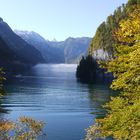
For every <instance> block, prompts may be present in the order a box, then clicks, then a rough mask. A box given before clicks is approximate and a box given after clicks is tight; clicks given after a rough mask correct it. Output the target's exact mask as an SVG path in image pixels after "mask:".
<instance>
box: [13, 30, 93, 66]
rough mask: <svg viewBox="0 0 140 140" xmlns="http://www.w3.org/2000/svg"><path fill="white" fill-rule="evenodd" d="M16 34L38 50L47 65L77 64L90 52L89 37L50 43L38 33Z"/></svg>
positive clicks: (17, 31)
mask: <svg viewBox="0 0 140 140" xmlns="http://www.w3.org/2000/svg"><path fill="white" fill-rule="evenodd" d="M15 33H16V34H17V35H19V36H20V37H21V38H22V39H24V40H25V41H27V42H28V43H29V44H31V45H33V46H35V48H36V49H38V50H39V51H40V52H41V54H42V56H43V57H44V59H45V60H46V62H47V63H77V62H78V61H79V59H80V58H81V57H82V55H85V54H86V53H87V51H88V47H89V45H90V42H91V38H89V37H81V38H72V37H69V38H67V39H66V40H65V41H48V40H46V39H44V38H43V37H42V36H41V35H39V34H38V33H36V32H33V31H31V32H29V31H19V30H15Z"/></svg>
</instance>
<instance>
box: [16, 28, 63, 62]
mask: <svg viewBox="0 0 140 140" xmlns="http://www.w3.org/2000/svg"><path fill="white" fill-rule="evenodd" d="M15 33H16V34H17V35H19V36H20V37H21V38H22V39H24V40H25V41H26V42H27V43H29V44H31V45H33V46H34V47H35V48H36V49H37V50H38V51H39V52H40V53H41V54H42V56H43V58H44V59H45V62H46V63H64V55H63V51H62V50H61V49H59V48H56V47H52V46H50V45H49V44H48V43H47V41H46V40H45V39H44V38H43V37H42V36H40V35H39V34H38V33H36V32H33V31H31V32H29V31H19V30H15Z"/></svg>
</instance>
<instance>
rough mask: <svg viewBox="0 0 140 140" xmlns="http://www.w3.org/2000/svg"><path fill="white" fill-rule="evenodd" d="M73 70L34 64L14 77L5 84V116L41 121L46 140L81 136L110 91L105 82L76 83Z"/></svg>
mask: <svg viewBox="0 0 140 140" xmlns="http://www.w3.org/2000/svg"><path fill="white" fill-rule="evenodd" d="M75 70H76V65H66V64H60V65H37V66H35V67H34V68H33V69H32V70H30V71H28V72H26V73H23V74H22V75H19V76H17V77H15V79H13V81H12V82H10V83H9V84H7V85H6V91H7V95H6V96H5V97H4V99H3V102H2V107H4V108H5V109H7V110H10V111H9V114H5V117H8V118H11V119H16V118H18V117H19V116H29V117H33V118H36V119H39V120H43V121H44V122H45V123H47V125H46V127H45V130H46V132H47V136H48V139H49V140H81V139H83V138H84V135H85V129H86V128H87V127H88V126H89V125H91V124H92V123H93V119H94V118H95V117H97V116H98V115H100V114H104V113H103V110H102V107H101V105H102V104H104V103H105V102H106V101H108V100H109V97H110V95H112V92H111V91H110V90H109V89H108V88H107V86H106V85H99V84H95V85H86V84H81V83H78V82H77V80H76V78H75ZM91 112H93V113H94V114H91ZM41 140H43V139H41ZM44 140H45V139H44Z"/></svg>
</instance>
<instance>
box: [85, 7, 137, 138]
mask: <svg viewBox="0 0 140 140" xmlns="http://www.w3.org/2000/svg"><path fill="white" fill-rule="evenodd" d="M119 25H120V27H119V29H118V30H116V31H115V34H114V36H115V38H116V40H117V42H118V44H117V45H116V49H115V50H116V52H115V58H113V59H112V60H111V61H110V62H108V63H107V65H106V66H107V69H108V71H109V72H112V73H113V74H114V77H115V80H114V81H113V83H112V85H111V87H112V89H114V90H119V91H121V94H120V96H118V97H114V98H112V99H111V101H110V102H109V103H107V104H106V105H105V107H106V109H107V111H108V114H107V115H106V116H105V118H102V119H97V120H96V123H97V124H96V125H94V126H91V127H90V128H89V129H88V134H87V138H86V139H87V140H94V139H95V137H108V136H112V137H113V138H114V139H117V140H139V139H140V10H139V9H137V8H136V7H135V10H134V11H133V12H132V13H130V14H129V17H128V18H127V19H125V20H122V21H121V22H120V24H119Z"/></svg>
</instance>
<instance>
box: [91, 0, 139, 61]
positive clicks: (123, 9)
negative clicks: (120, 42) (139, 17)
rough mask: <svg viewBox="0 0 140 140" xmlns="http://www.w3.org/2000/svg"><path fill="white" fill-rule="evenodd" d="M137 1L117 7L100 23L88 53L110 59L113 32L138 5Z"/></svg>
mask: <svg viewBox="0 0 140 140" xmlns="http://www.w3.org/2000/svg"><path fill="white" fill-rule="evenodd" d="M139 3H140V1H139V0H128V2H127V4H126V5H125V4H123V5H122V6H120V7H118V8H117V9H116V10H115V11H114V13H113V14H111V15H109V16H108V17H107V19H106V21H104V22H102V23H101V24H100V25H99V27H98V28H97V30H96V33H95V36H94V37H93V39H92V41H91V45H90V47H89V53H90V54H92V55H93V56H94V57H95V58H99V59H100V58H101V59H108V58H112V57H113V55H114V51H115V47H114V46H115V44H116V43H117V42H116V40H115V37H114V36H115V35H114V31H115V30H116V29H117V28H118V27H119V22H120V21H121V20H122V19H125V18H127V16H128V14H129V13H131V11H132V10H133V8H134V7H135V6H136V5H140V4H139Z"/></svg>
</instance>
